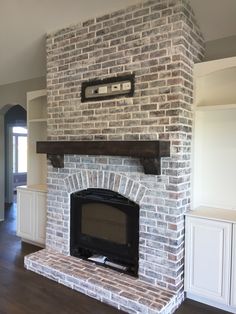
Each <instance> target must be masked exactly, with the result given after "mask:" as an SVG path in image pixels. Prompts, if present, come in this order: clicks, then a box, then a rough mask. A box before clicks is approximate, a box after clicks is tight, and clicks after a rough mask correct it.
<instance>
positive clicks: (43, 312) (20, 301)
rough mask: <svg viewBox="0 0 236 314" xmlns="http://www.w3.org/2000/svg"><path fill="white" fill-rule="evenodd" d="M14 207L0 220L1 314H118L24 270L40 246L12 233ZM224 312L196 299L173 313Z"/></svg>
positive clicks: (211, 313)
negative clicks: (202, 303) (29, 255)
mask: <svg viewBox="0 0 236 314" xmlns="http://www.w3.org/2000/svg"><path fill="white" fill-rule="evenodd" d="M15 214H16V206H11V207H9V208H7V209H6V220H5V222H0V314H54V313H57V314H77V313H78V314H118V313H119V314H121V313H122V312H121V311H118V310H116V309H114V308H112V307H110V306H108V305H105V304H103V303H100V302H98V301H96V300H94V299H91V298H89V297H87V296H85V295H83V294H80V293H78V292H75V291H73V290H71V289H69V288H66V287H64V286H62V285H59V284H57V283H55V282H53V281H51V280H48V279H46V278H44V277H42V276H39V275H37V274H35V273H32V272H30V271H27V270H25V269H24V266H23V263H24V262H23V261H24V256H25V255H26V254H29V253H31V252H35V251H37V250H38V249H39V248H37V247H35V246H33V245H29V244H25V243H22V244H21V241H20V239H19V238H18V237H16V235H15V230H16V221H15ZM213 313H217V314H223V313H226V312H223V311H218V310H216V309H214V308H210V307H206V306H203V305H201V304H200V303H197V302H192V301H188V300H187V301H185V302H184V304H183V305H182V306H181V307H180V308H179V309H178V310H177V312H176V314H213Z"/></svg>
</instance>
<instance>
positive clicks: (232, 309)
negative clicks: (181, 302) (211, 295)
mask: <svg viewBox="0 0 236 314" xmlns="http://www.w3.org/2000/svg"><path fill="white" fill-rule="evenodd" d="M186 298H187V299H191V300H194V301H197V302H200V303H204V304H207V305H210V306H213V307H216V308H218V309H221V310H224V311H228V312H231V313H234V314H235V313H236V307H234V306H230V305H226V304H221V303H218V302H215V301H211V300H209V299H207V298H204V297H199V296H197V295H195V294H192V293H188V292H186Z"/></svg>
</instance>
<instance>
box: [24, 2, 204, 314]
mask: <svg viewBox="0 0 236 314" xmlns="http://www.w3.org/2000/svg"><path fill="white" fill-rule="evenodd" d="M203 53H204V49H203V39H202V36H201V32H200V31H199V29H198V26H197V23H196V21H195V19H194V14H193V12H192V10H191V8H190V6H189V5H188V3H187V2H186V1H184V0H152V1H145V2H142V3H139V4H137V5H134V6H131V7H128V8H125V9H123V10H120V11H116V12H113V13H110V14H106V15H104V16H101V17H97V18H92V19H90V20H88V21H84V22H82V23H80V24H78V25H73V26H71V27H68V28H65V29H62V30H59V31H57V32H55V33H52V34H49V35H48V36H47V90H48V141H128V140H132V141H137V145H138V141H141V140H142V141H143V140H144V141H145V140H165V141H170V144H171V156H170V157H167V158H162V162H161V174H160V175H147V174H144V171H143V166H142V164H141V163H140V161H139V159H137V158H133V157H125V156H106V155H102V156H93V155H87V156H83V155H70V154H69V155H65V160H64V168H54V167H52V165H51V164H50V163H49V164H48V209H47V231H46V238H47V239H46V249H44V250H42V251H40V252H38V253H34V254H32V255H30V256H27V257H26V258H25V265H26V267H27V268H28V269H30V270H33V271H35V272H38V273H40V274H42V275H44V276H46V277H48V278H51V279H54V280H57V281H58V282H60V283H62V284H65V285H67V286H69V287H71V288H73V289H76V290H78V291H80V292H83V293H85V294H87V295H89V296H92V297H94V298H97V299H99V300H101V301H103V302H106V303H108V304H111V305H113V306H115V307H117V308H120V309H123V310H124V311H126V312H129V313H150V314H151V313H172V312H173V311H174V309H175V308H176V306H178V304H179V303H180V302H181V301H182V300H183V268H184V265H183V255H184V217H183V214H184V212H185V211H186V210H188V209H189V208H190V175H191V168H190V159H191V131H192V98H193V79H192V70H193V64H194V62H198V61H200V60H201V59H202V57H203ZM128 74H135V92H134V97H131V98H116V99H112V100H103V101H95V102H85V103H81V98H80V93H81V83H82V82H84V81H87V80H92V79H95V78H108V77H114V76H119V75H128ZM88 188H102V189H108V190H111V191H114V192H117V193H119V194H120V195H123V196H125V197H126V198H128V199H130V200H132V201H133V202H135V203H136V204H138V205H139V207H140V214H139V269H138V278H131V277H129V276H128V275H125V274H120V273H118V272H116V271H114V270H111V269H105V268H102V267H100V266H96V265H93V264H91V263H89V262H87V261H82V260H80V259H78V258H76V257H71V256H69V252H70V250H69V243H70V239H69V235H70V232H69V230H70V195H71V194H72V193H74V192H78V191H82V190H85V189H88ZM114 278H115V280H114ZM113 281H115V283H114V282H113Z"/></svg>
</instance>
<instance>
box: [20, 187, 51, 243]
mask: <svg viewBox="0 0 236 314" xmlns="http://www.w3.org/2000/svg"><path fill="white" fill-rule="evenodd" d="M46 196H47V191H46V190H45V186H44V185H42V186H40V185H38V186H37V185H34V186H30V187H27V186H20V187H18V189H17V217H18V219H17V235H18V236H19V237H21V238H22V240H23V241H29V242H32V243H37V244H39V245H42V246H44V244H45V227H46Z"/></svg>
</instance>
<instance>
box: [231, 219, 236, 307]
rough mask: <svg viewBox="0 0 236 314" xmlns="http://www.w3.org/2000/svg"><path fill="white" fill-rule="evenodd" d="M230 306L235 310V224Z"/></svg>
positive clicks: (234, 228)
mask: <svg viewBox="0 0 236 314" xmlns="http://www.w3.org/2000/svg"><path fill="white" fill-rule="evenodd" d="M231 282H232V290H231V304H232V306H234V307H235V308H236V224H234V227H233V246H232V281H231Z"/></svg>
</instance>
